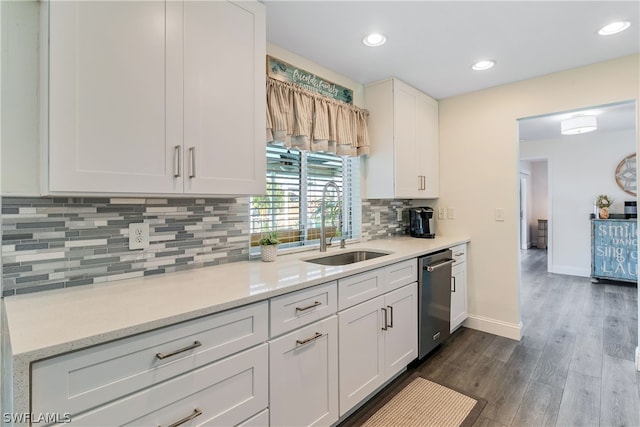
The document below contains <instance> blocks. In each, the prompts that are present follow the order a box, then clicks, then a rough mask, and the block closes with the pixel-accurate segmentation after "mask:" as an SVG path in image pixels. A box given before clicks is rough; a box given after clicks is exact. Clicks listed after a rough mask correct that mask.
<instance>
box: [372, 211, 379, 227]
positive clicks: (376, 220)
mask: <svg viewBox="0 0 640 427" xmlns="http://www.w3.org/2000/svg"><path fill="white" fill-rule="evenodd" d="M373 222H374V224H375V225H380V211H376V212H374V214H373Z"/></svg>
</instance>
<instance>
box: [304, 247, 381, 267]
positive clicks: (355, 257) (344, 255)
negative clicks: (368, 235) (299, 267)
mask: <svg viewBox="0 0 640 427" xmlns="http://www.w3.org/2000/svg"><path fill="white" fill-rule="evenodd" d="M385 255H389V253H388V252H376V251H364V250H363V251H350V252H341V253H339V254H335V255H325V256H321V257H317V258H310V259H305V260H303V261H306V262H312V263H314V264H322V265H347V264H353V263H355V262H361V261H366V260H369V259H374V258H378V257H381V256H385Z"/></svg>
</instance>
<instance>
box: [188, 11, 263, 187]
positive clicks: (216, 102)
mask: <svg viewBox="0 0 640 427" xmlns="http://www.w3.org/2000/svg"><path fill="white" fill-rule="evenodd" d="M265 46H266V45H265V13H264V6H263V5H262V4H260V3H258V2H238V3H233V2H228V1H188V2H185V5H184V150H185V153H184V161H185V173H186V178H185V192H187V193H201V194H260V193H264V192H265V189H266V187H265V164H266V148H265V147H266V142H265V128H266V124H265V113H264V112H265V103H266V94H265V70H264V63H265V62H264V61H265V54H266V47H265Z"/></svg>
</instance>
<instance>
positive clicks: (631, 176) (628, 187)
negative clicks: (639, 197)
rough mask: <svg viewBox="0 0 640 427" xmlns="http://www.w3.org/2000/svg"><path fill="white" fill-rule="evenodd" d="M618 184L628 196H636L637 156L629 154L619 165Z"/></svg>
mask: <svg viewBox="0 0 640 427" xmlns="http://www.w3.org/2000/svg"><path fill="white" fill-rule="evenodd" d="M616 183H617V184H618V187H620V189H622V191H624V192H625V193H627V194H631V195H632V196H635V195H636V191H637V178H636V155H635V153H634V154H629V155H628V156H627V157H625V158H624V159H622V161H621V162H620V163H618V167H617V168H616Z"/></svg>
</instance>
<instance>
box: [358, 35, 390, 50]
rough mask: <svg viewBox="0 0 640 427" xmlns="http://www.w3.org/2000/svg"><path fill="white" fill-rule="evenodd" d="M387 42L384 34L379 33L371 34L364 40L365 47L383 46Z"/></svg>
mask: <svg viewBox="0 0 640 427" xmlns="http://www.w3.org/2000/svg"><path fill="white" fill-rule="evenodd" d="M386 42H387V38H386V37H385V36H383V35H382V34H377V33H373V34H369V35H368V36H366V37H365V38H364V39H362V43H364V44H365V46H369V47H378V46H382V45H383V44H385V43H386Z"/></svg>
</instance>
